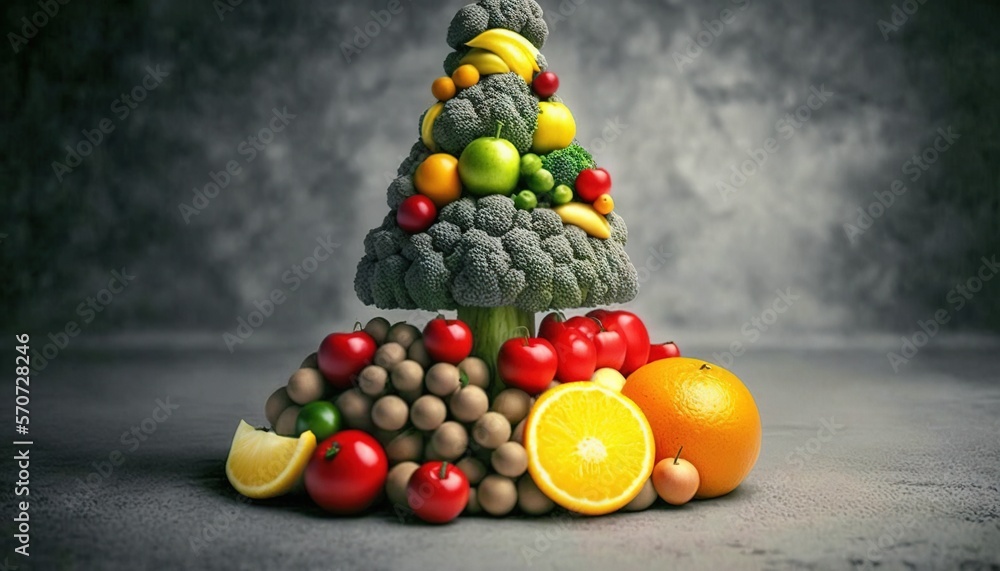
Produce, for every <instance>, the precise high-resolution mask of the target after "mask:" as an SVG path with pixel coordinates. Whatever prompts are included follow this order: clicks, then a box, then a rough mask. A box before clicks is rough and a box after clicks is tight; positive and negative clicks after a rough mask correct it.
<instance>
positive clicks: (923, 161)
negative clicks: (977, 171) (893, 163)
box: [844, 125, 962, 244]
mask: <svg viewBox="0 0 1000 571" xmlns="http://www.w3.org/2000/svg"><path fill="white" fill-rule="evenodd" d="M937 133H938V136H937V137H936V138H935V139H934V142H933V143H932V144H930V145H928V146H927V147H924V149H923V150H921V151H920V152H919V153H915V154H914V155H913V156H912V157H910V158H909V159H907V160H906V162H904V163H903V167H902V169H901V170H902V171H903V174H904V175H907V178H908V179H909V180H910V182H917V181H918V180H920V177H922V176H923V175H924V173H925V172H927V171H928V170H929V169H930V168H931V166H932V165H933V164H934V163H936V162H938V160H940V158H941V155H943V154H944V153H946V152H948V150H949V149H951V147H952V146H953V145H954V144H955V141H957V140H959V139H960V138H961V137H962V135H961V134H960V133H956V132H955V131H954V129H953V128H952V127H951V125H949V126H948V128H947V130H946V129H938V130H937ZM908 191H909V189H908V188H907V187H906V183H904V182H903V180H902V179H899V178H897V179H895V180H893V181H892V182H891V183H890V184H889V190H881V191H879V190H876V191H874V192H872V196H874V197H875V200H873V201H871V202H869V203H868V206H866V207H861V206H859V207H858V208H857V216H856V217H855V219H854V221H853V222H846V223H844V235H845V236H847V240H848V241H849V242H850V243H851V244H855V243H857V241H858V238H859V237H860V236H862V235H864V233H865V232H867V231H868V230H870V229H871V227H872V226H874V225H875V221H876V220H878V219H879V218H882V217H883V216H885V213H886V212H887V211H888V210H889V208H891V207H892V206H893V205H894V204H896V198H898V197H900V196H903V195H904V194H906V193H907V192H908Z"/></svg>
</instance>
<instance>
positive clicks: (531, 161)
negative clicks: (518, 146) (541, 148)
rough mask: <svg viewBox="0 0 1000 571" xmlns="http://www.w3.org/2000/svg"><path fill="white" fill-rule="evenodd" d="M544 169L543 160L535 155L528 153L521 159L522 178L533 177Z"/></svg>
mask: <svg viewBox="0 0 1000 571" xmlns="http://www.w3.org/2000/svg"><path fill="white" fill-rule="evenodd" d="M540 168H542V158H541V157H539V156H538V155H536V154H535V153H528V154H526V155H524V156H523V157H521V176H531V175H533V174H535V173H536V172H538V169H540Z"/></svg>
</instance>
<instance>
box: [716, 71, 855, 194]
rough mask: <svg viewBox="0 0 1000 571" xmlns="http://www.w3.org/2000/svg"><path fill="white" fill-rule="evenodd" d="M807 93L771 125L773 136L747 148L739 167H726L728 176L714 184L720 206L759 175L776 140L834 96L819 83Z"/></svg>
mask: <svg viewBox="0 0 1000 571" xmlns="http://www.w3.org/2000/svg"><path fill="white" fill-rule="evenodd" d="M809 91H810V94H809V95H808V97H806V102H805V103H803V104H802V105H799V106H798V107H796V108H795V109H794V110H793V111H791V112H789V113H785V116H784V117H782V118H780V119H778V120H777V121H775V122H774V130H775V131H776V133H775V136H773V137H768V138H767V139H764V142H763V144H762V145H761V146H759V147H751V148H749V149H747V150H746V154H747V157H748V158H746V159H744V160H743V161H742V162H740V163H739V164H736V163H733V164H731V165H729V177H728V178H727V179H718V180H716V181H715V189H716V190H718V191H719V196H721V197H722V203H723V204H726V203H728V202H729V196H730V195H732V194H736V193H737V192H738V191H739V190H740V189H741V188H743V186H744V185H745V184H746V183H747V181H749V180H750V178H751V177H752V176H754V175H755V174H757V173H758V172H760V170H761V168H763V166H764V163H766V162H767V160H768V158H770V156H771V155H773V154H776V153H777V152H778V151H780V150H781V142H780V141H779V138H780V139H784V140H786V141H787V140H789V139H791V138H792V137H794V136H795V134H796V133H797V132H798V131H799V129H801V128H802V126H803V125H805V124H806V123H807V122H809V120H810V119H812V117H813V113H814V112H815V111H819V110H820V109H822V108H823V106H824V105H826V102H827V101H829V100H830V98H831V97H833V96H834V95H835V93H834V92H833V91H827V89H826V85H825V84H821V85H820V86H819V88H817V87H816V86H815V85H810V86H809Z"/></svg>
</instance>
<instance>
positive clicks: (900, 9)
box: [876, 0, 927, 42]
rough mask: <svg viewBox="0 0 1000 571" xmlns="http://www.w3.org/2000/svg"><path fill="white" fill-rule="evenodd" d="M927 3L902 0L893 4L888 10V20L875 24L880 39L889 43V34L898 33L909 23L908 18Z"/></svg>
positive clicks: (924, 1) (923, 0) (919, 0)
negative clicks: (880, 36) (879, 33)
mask: <svg viewBox="0 0 1000 571" xmlns="http://www.w3.org/2000/svg"><path fill="white" fill-rule="evenodd" d="M926 3H927V0H903V2H901V3H899V4H893V5H892V7H891V8H890V10H889V19H888V20H883V19H879V20H878V22H876V25H877V26H878V31H879V32H882V39H883V40H884V41H887V42H888V41H889V32H898V31H899V29H900V28H902V27H903V26H904V25H906V23H907V22H909V21H910V16H912V15H914V14H916V13H917V10H920V7H921V6H923V5H924V4H926Z"/></svg>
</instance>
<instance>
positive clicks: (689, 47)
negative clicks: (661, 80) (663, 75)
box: [673, 0, 750, 71]
mask: <svg viewBox="0 0 1000 571" xmlns="http://www.w3.org/2000/svg"><path fill="white" fill-rule="evenodd" d="M729 1H730V3H731V4H732V5H733V6H735V7H736V10H733V9H730V8H723V9H722V11H721V12H719V17H718V18H714V19H712V20H702V21H701V28H702V29H701V30H699V31H698V32H697V33H696V34H695V35H694V36H692V37H688V39H687V42H686V43H685V44H684V50H683V52H678V51H675V52H674V53H673V58H674V65H676V66H677V71H684V66H686V65H691V64H693V63H694V60H696V59H698V57H700V56H701V54H702V53H704V52H705V50H706V49H708V48H709V47H711V45H712V44H714V43H715V40H717V39H719V36H721V35H722V32H723V31H724V30H725V29H726V26H728V25H729V24H732V23H733V22H735V21H736V19H737V18H738V17H739V16H740V13H741V12H744V11H745V10H746V9H747V8H749V7H750V0H729Z"/></svg>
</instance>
